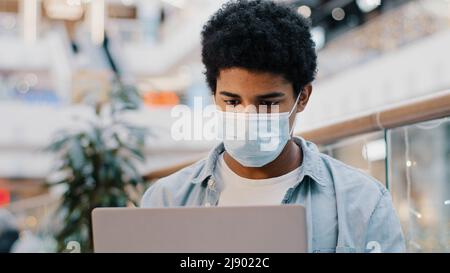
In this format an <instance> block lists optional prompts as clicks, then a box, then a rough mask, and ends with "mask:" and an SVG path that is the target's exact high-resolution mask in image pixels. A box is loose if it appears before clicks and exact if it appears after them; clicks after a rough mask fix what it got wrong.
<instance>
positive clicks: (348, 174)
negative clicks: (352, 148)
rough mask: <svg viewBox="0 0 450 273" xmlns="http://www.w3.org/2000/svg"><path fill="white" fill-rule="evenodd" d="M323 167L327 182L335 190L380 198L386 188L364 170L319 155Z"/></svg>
mask: <svg viewBox="0 0 450 273" xmlns="http://www.w3.org/2000/svg"><path fill="white" fill-rule="evenodd" d="M318 153H319V152H318ZM319 156H320V158H321V161H322V163H323V165H324V167H325V170H326V171H325V176H326V177H327V178H328V179H327V180H329V181H332V182H333V184H334V187H335V188H336V190H339V191H341V192H347V193H354V194H358V195H361V194H368V195H372V196H373V195H375V196H378V197H380V196H381V195H383V194H385V192H386V191H387V190H386V187H385V186H384V185H383V184H382V183H381V182H380V181H378V180H377V179H375V178H374V177H372V176H371V175H369V174H368V173H367V172H366V171H365V170H362V169H358V168H355V167H353V166H350V165H348V164H346V163H344V162H342V161H340V160H337V159H335V158H332V157H331V156H329V155H326V154H323V153H319Z"/></svg>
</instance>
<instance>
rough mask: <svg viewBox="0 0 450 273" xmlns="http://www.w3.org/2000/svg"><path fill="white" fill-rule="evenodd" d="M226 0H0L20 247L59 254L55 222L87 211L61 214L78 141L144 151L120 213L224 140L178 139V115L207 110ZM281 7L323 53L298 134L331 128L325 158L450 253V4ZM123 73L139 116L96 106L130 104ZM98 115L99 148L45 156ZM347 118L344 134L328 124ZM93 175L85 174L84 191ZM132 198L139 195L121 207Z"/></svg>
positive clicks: (427, 243) (2, 155)
mask: <svg viewBox="0 0 450 273" xmlns="http://www.w3.org/2000/svg"><path fill="white" fill-rule="evenodd" d="M280 1H281V0H280ZM224 2H226V1H224V0H0V234H1V233H2V232H3V231H2V229H4V230H8V228H10V229H12V228H15V229H17V230H19V231H20V234H19V238H16V239H12V240H13V241H15V243H14V244H13V246H12V248H11V251H15V252H27V251H31V252H54V251H57V247H56V245H57V243H56V242H55V241H56V239H55V236H54V235H53V234H54V232H55V230H57V229H58V228H59V227H60V226H64V225H71V222H70V221H77V219H78V220H79V219H80V217H84V216H83V215H78V216H77V215H75V216H74V215H72V216H73V217H72V218H70V217H69V218H67V217H66V218H64V217H62V218H58V217H55V211H57V208H58V207H59V205H60V204H61V200H62V199H63V198H70V197H68V195H67V194H64V192H65V190H66V188H67V187H66V185H64V184H65V183H66V182H67V181H66V180H64V179H62V180H61V177H64V174H62V172H64V170H66V169H67V168H69V167H70V166H71V165H70V164H75V165H76V164H79V165H80V166H81V167H80V168H82V167H83V166H84V165H86V164H85V163H86V162H88V161H90V160H91V159H90V158H89V157H88V156H86V155H85V154H83V153H82V152H81V155H78V154H77V153H80V151H84V150H85V149H84V148H83V147H85V146H86V147H87V146H89V147H91V146H92V147H94V149H95V147H99V146H101V145H104V146H105V147H110V146H108V145H112V146H114V145H116V146H114V147H117V146H118V147H122V145H123V146H125V148H126V149H128V151H129V152H131V153H133V154H134V155H135V157H134V158H138V159H141V160H136V161H133V166H132V167H135V168H136V169H135V170H134V169H133V171H130V174H129V175H130V176H132V175H133V174H136V173H138V174H139V175H141V176H143V177H145V178H146V179H144V181H141V180H139V179H137V178H136V179H134V178H130V177H128V178H127V179H128V180H127V181H129V182H127V183H128V184H129V185H132V186H134V187H132V188H133V189H132V192H131V193H127V194H126V195H121V194H120V193H117V195H116V196H118V197H117V198H119V199H118V200H119V201H117V200H116V201H114V202H116V203H114V204H119V205H120V204H121V205H124V206H126V205H133V204H134V205H138V204H136V203H137V202H138V201H136V200H139V196H140V194H141V193H142V192H143V191H144V190H145V187H147V186H148V185H150V183H151V182H152V179H154V178H157V177H159V176H161V173H165V172H168V171H169V172H170V170H171V168H175V169H176V168H177V166H181V165H183V164H185V163H186V162H191V161H193V160H196V159H199V158H201V157H202V156H204V155H205V154H206V153H207V152H208V151H209V150H210V149H211V148H212V147H214V145H216V141H195V140H194V141H187V140H182V141H176V140H174V139H173V138H171V137H170V133H171V126H172V124H173V123H174V117H173V116H171V109H172V108H173V107H174V106H175V105H179V104H182V105H186V106H187V107H193V106H194V104H195V99H194V98H196V97H202V98H204V100H205V101H206V102H207V103H212V101H211V97H210V91H209V89H208V87H207V85H206V83H205V79H204V75H203V66H202V63H201V54H200V53H201V47H200V31H201V29H202V25H203V24H204V23H205V22H206V20H207V19H208V18H209V16H210V15H211V14H212V13H214V11H216V10H217V9H218V8H219V7H220V6H221V5H222V4H223V3H224ZM284 2H287V3H288V4H289V5H292V6H293V7H294V8H295V9H297V10H298V12H299V13H300V14H302V15H303V16H305V17H307V18H309V20H310V21H311V24H312V33H313V37H314V41H315V43H316V47H317V51H318V56H319V64H318V76H317V80H316V81H315V83H314V85H313V86H314V92H313V96H312V98H311V100H310V102H309V105H308V107H307V109H306V111H305V112H304V113H302V114H300V115H299V116H298V118H297V121H298V124H297V127H296V129H295V132H296V133H298V134H300V135H302V134H303V133H305V136H306V135H308V133H311V132H322V134H325V135H326V136H327V137H325V139H323V140H321V139H320V138H317V139H318V141H317V142H318V144H319V145H320V148H321V149H322V151H324V152H326V153H328V154H329V155H331V156H333V157H335V158H338V159H340V160H342V161H344V162H346V163H348V164H350V165H352V166H355V167H357V168H359V169H362V170H364V171H365V172H367V173H369V174H371V175H372V176H374V177H375V178H377V179H378V180H380V181H381V182H382V183H384V184H385V185H386V186H387V187H388V188H389V190H390V191H391V193H392V195H393V199H394V205H395V208H396V210H397V213H398V214H399V217H400V219H401V222H402V226H403V228H404V232H405V235H406V238H407V243H408V245H407V247H408V250H409V251H411V252H435V251H439V252H442V251H443V252H449V251H450V118H449V117H450V106H449V101H450V96H449V94H450V93H449V92H450V91H449V90H450V77H449V75H450V53H449V48H450V1H449V0H286V1H284ZM118 80H119V81H120V84H121V85H124V86H125V85H126V86H129V89H126V90H125V91H127V90H132V91H130V92H131V93H132V92H136V94H138V95H139V98H141V104H140V105H139V107H134V106H133V105H132V104H133V103H132V102H136V97H133V96H127V95H125V97H126V98H125V100H126V101H127V102H128V103H129V104H126V103H125V104H124V103H123V101H121V102H120V103H122V104H120V105H122V106H120V107H123V108H121V109H126V110H129V111H127V113H123V115H122V112H125V111H121V110H118V111H119V112H120V113H119V114H120V118H116V116H115V115H114V113H113V114H111V111H108V108H106V110H105V109H103V108H101V107H99V105H103V103H105V102H107V101H111V98H112V97H113V96H115V95H117V96H116V97H121V96H122V97H123V94H122V93H120V92H121V91H120V90H119V91H117V90H116V91H114V90H115V89H117V87H116V85H117V81H118ZM122 91H123V90H122ZM436 98H438V99H436ZM123 105H125V106H123ZM127 105H128V106H127ZM405 105H406V106H405ZM408 105H409V106H408ZM411 105H413V106H414V105H415V106H416V107H417V108H411ZM419 106H420V107H419ZM120 107H119V108H120ZM127 107H128V108H127ZM446 107H448V109H445V108H446ZM324 109H326V110H324ZM392 109H394V110H392ZM395 109H403V110H404V109H407V110H404V111H403V110H399V111H396V110H395ZM433 109H434V110H436V109H437V110H439V111H437V110H436V111H433ZM109 110H110V108H109ZM112 112H113V111H112ZM373 113H387V114H385V115H383V114H377V115H373ZM423 113H425V114H424V115H422V114H423ZM111 115H112V116H113V117H114V118H111ZM358 117H368V119H371V118H372V119H371V121H372V122H374V124H375V125H376V126H375V127H376V128H370V129H368V128H365V129H364V126H365V125H362V124H361V122H362V120H364V119H363V118H360V119H358ZM373 117H375V118H373ZM380 117H381V118H380ZM395 118H396V119H395ZM393 119H395V120H393ZM366 120H367V119H366ZM346 121H347V123H346ZM348 121H355V122H348ZM122 122H123V124H122ZM358 122H359V123H358ZM118 123H120V124H118ZM91 124H95V125H92V126H94V127H95V126H97V127H96V128H97V129H98V130H97V131H95V130H94V131H95V132H100V133H99V134H100V135H101V137H100V138H99V140H98V141H99V143H94V142H93V140H92V139H90V140H89V141H87V140H86V143H84V141H85V140H84V138H83V137H84V135H83V136H81V135H79V136H80V138H79V143H81V144H79V145H78V144H77V145H78V146H79V147H78V148H79V149H78V150H77V148H73V147H72V148H70V149H69V151H67V150H64V151H63V150H62V149H59V151H58V147H55V146H53V152H52V151H51V150H49V149H46V147H49V145H50V144H52V143H55V141H57V138H58V136H59V135H60V133H61V132H66V133H67V132H71V133H72V134H75V133H74V132H80V131H83V130H89V129H86V126H88V127H89V126H91ZM124 124H126V125H124ZM337 124H338V125H339V124H340V125H342V126H341V127H338V128H341V129H339V130H338V131H340V133H339V132H338V133H336V132H334V133H333V132H331V133H330V131H327V128H335V127H333V125H337ZM365 124H368V123H367V122H366V123H365ZM116 125H117V126H119V127H120V126H122V127H123V128H127V130H128V129H129V130H128V131H125V135H126V136H125V137H124V138H125V139H128V138H129V137H135V138H136V139H135V141H131V142H130V143H135V145H136V146H134V147H126V143H127V141H128V140H126V141H124V143H123V142H121V141H118V143H116V142H114V143H113V144H111V143H109V142H110V140H111V138H112V137H111V136H110V137H109V138H108V133H105V134H102V133H101V132H103V131H102V130H103V129H105V128H106V127H108V128H109V127H111V128H112V127H114V126H116ZM344 125H345V126H344ZM381 125H383V126H381ZM385 125H386V126H385ZM123 128H122V129H123ZM324 128H325V129H324ZM122 129H120V130H118V132H119V133H117V134H120V133H121V132H124V131H123V130H122ZM138 129H145V133H142V132H143V131H140V130H138ZM121 130H122V131H121ZM320 130H323V131H320ZM347 130H348V131H347ZM335 131H336V130H335ZM343 131H344V133H342V132H343ZM345 131H347V132H345ZM349 132H353V133H349ZM133 133H135V134H133ZM141 133H142V134H141ZM114 134H115V133H114ZM86 135H87V136H86V138H88V137H89V134H88V133H86ZM139 137H143V139H139ZM55 139H56V140H55ZM314 139H315V138H314V137H313V140H314ZM70 141H75V142H73V143H78V142H76V141H78V140H73V139H72V140H70ZM90 141H91V142H90ZM111 141H112V140H111ZM141 141H142V143H141ZM141 144H142V145H141ZM95 145H97V146H95ZM140 145H141V146H140ZM72 146H73V145H72ZM102 147H103V146H102ZM71 149H72V150H71ZM86 149H87V148H86ZM105 149H106V148H105ZM55 150H56V151H57V152H56V153H55V152H54V151H55ZM87 154H88V153H87ZM112 156H113V157H114V156H115V154H114V153H112ZM61 158H63V159H61ZM64 158H68V162H69V161H70V162H69V163H67V162H66V161H64ZM124 158H125V159H127V158H128V157H124ZM92 160H93V161H95V158H94V159H92ZM77 161H80V162H78V163H77ZM116 161H117V162H116ZM123 161H126V160H123ZM111 162H116V163H114V164H121V163H120V162H119V160H116V158H112V159H111ZM126 162H128V161H126ZM123 164H125V163H123ZM68 166H69V167H68ZM108 166H109V165H108ZM75 167H76V166H75ZM118 168H125V167H118ZM130 168H131V167H130ZM83 170H84V169H83ZM92 172H93V171H92V170H87V171H86V173H87V174H86V177H83V174H79V177H78V178H77V179H79V181H81V182H80V183H86V184H89V183H88V182H89V181H90V180H92V179H93V178H92V177H89V174H90V173H92ZM122 174H126V172H125V171H123V172H122ZM95 179H98V178H95ZM95 179H94V180H93V182H92V181H91V182H90V183H98V181H97V180H95ZM60 180H61V181H60ZM77 181H78V180H77ZM57 182H61V183H60V185H53V186H49V185H51V184H55V183H57ZM65 187H66V188H65ZM86 187H87V186H86ZM124 188H125V186H124ZM117 189H118V190H119V191H120V190H122V189H123V188H120V187H118V188H117ZM66 193H67V191H66ZM130 196H131V197H130ZM133 196H134V200H135V202H131V201H130V200H126V199H127V198H132V197H133ZM120 198H122V199H120ZM76 202H80V203H83V202H84V200H83V199H81V200H75V203H76ZM86 202H89V200H87V201H86ZM105 202H106V203H104V204H113V203H111V202H112V201H105ZM108 202H110V203H108ZM102 204H103V203H102ZM74 219H75V220H74ZM86 221H87V220H86ZM1 222H4V224H1ZM85 226H86V224H85V225H80V228H81V227H85ZM86 232H88V231H86V230H81V231H79V233H80V234H81V235H80V234H79V235H77V236H84V235H83V234H85V233H86ZM74 236H75V235H74ZM75 237H76V236H75ZM12 238H14V236H13V237H12ZM5 240H6V239H5ZM1 245H2V243H1V242H0V246H1Z"/></svg>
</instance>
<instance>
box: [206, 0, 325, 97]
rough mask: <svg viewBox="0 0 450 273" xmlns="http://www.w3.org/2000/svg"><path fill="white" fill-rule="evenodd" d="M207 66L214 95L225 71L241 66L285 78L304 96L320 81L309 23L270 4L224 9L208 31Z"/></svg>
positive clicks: (240, 1) (244, 2) (238, 1)
mask: <svg viewBox="0 0 450 273" xmlns="http://www.w3.org/2000/svg"><path fill="white" fill-rule="evenodd" d="M202 61H203V64H204V65H205V67H206V71H205V75H206V81H207V83H208V85H209V87H210V88H211V90H212V92H213V93H215V90H216V82H217V77H218V76H219V73H220V70H222V69H227V68H233V67H239V68H245V69H248V70H250V71H255V72H269V73H273V74H277V75H281V76H283V77H284V78H285V79H286V80H287V81H289V82H291V83H292V85H293V89H294V93H295V95H298V93H299V92H300V91H301V90H302V89H303V87H304V86H305V85H307V84H308V83H310V82H312V81H313V80H314V78H315V74H316V67H317V55H316V51H315V44H314V42H313V41H312V38H311V33H310V25H309V22H308V21H307V20H306V19H305V18H303V17H302V16H301V15H299V14H298V13H297V12H296V11H295V10H293V9H292V8H290V7H289V6H287V5H284V4H280V3H274V2H272V1H268V0H233V1H230V2H227V3H226V4H224V5H223V6H222V7H221V8H220V9H219V10H218V11H217V12H216V13H215V14H214V15H213V16H212V17H211V18H210V20H209V21H208V22H207V23H206V24H205V25H204V27H203V30H202Z"/></svg>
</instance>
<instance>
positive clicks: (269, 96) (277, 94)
mask: <svg viewBox="0 0 450 273" xmlns="http://www.w3.org/2000/svg"><path fill="white" fill-rule="evenodd" d="M284 96H285V94H284V93H283V92H272V93H268V94H264V95H259V96H256V97H257V98H258V99H272V98H279V97H284Z"/></svg>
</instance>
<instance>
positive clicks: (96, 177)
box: [47, 84, 146, 252]
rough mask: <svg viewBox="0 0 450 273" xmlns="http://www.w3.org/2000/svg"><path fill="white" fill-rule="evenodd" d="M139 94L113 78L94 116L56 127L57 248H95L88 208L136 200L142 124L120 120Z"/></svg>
mask: <svg viewBox="0 0 450 273" xmlns="http://www.w3.org/2000/svg"><path fill="white" fill-rule="evenodd" d="M140 102H141V98H140V96H139V95H138V93H137V91H136V90H135V89H134V88H131V87H125V86H123V85H121V84H117V85H116V86H115V87H114V88H113V90H112V91H111V95H110V99H109V102H108V103H105V104H97V106H96V107H95V111H92V112H93V113H94V114H93V118H91V119H89V120H85V121H83V120H77V123H81V124H82V125H83V126H82V127H81V128H80V129H75V130H74V129H73V128H71V129H69V130H64V131H62V132H60V133H59V134H58V135H57V138H56V139H55V141H54V142H53V143H52V144H51V145H50V146H49V147H48V148H47V149H48V151H51V152H52V153H54V154H55V155H56V157H57V162H58V164H57V165H56V166H55V168H54V170H55V171H56V172H55V173H58V174H60V176H61V177H62V178H60V179H58V181H57V182H54V183H51V184H50V185H61V184H63V185H65V192H64V194H63V198H62V202H61V205H60V207H59V209H58V211H57V214H56V216H55V217H60V218H61V219H63V222H62V225H61V227H60V228H59V229H58V230H57V232H56V235H55V238H56V240H57V242H58V251H64V250H65V248H66V245H67V243H68V242H69V241H77V242H78V243H79V244H80V247H81V251H82V252H90V251H92V249H93V245H92V244H93V243H92V230H91V226H92V225H91V212H92V210H93V209H94V208H96V207H124V206H127V204H129V203H130V202H131V203H134V204H136V200H134V199H133V198H132V196H131V195H130V193H132V191H133V190H137V189H138V188H139V187H141V186H143V184H144V181H143V179H142V177H141V175H140V173H139V172H138V170H137V168H136V163H137V162H138V161H144V155H143V152H142V151H143V147H144V139H145V135H146V130H145V129H143V128H141V127H136V126H133V125H131V124H129V123H128V122H126V121H125V120H124V118H123V117H124V114H125V113H126V112H129V111H134V110H137V109H138V107H139V104H140Z"/></svg>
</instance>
